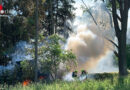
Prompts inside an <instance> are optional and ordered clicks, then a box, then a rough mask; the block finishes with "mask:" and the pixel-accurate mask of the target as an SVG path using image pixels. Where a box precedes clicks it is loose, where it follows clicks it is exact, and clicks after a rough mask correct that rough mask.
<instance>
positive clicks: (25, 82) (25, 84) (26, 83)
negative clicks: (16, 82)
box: [22, 80, 31, 86]
mask: <svg viewBox="0 0 130 90" xmlns="http://www.w3.org/2000/svg"><path fill="white" fill-rule="evenodd" d="M30 82H31V81H30V80H25V81H23V83H22V84H23V86H27V85H29V83H30Z"/></svg>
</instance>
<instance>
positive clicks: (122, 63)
mask: <svg viewBox="0 0 130 90" xmlns="http://www.w3.org/2000/svg"><path fill="white" fill-rule="evenodd" d="M118 44H119V49H118V51H119V55H118V59H119V75H120V76H126V75H127V64H126V34H125V33H124V34H121V36H120V37H119V38H118Z"/></svg>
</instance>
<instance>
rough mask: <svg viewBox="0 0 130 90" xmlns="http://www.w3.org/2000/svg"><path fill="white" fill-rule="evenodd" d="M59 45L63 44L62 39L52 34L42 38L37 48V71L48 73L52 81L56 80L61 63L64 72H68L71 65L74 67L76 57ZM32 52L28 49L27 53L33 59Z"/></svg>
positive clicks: (32, 50)
mask: <svg viewBox="0 0 130 90" xmlns="http://www.w3.org/2000/svg"><path fill="white" fill-rule="evenodd" d="M61 43H64V39H63V38H61V37H59V36H58V35H54V34H53V35H51V36H49V37H48V38H44V42H43V43H42V44H41V45H40V46H39V48H38V56H39V57H38V70H39V71H41V72H43V73H47V74H48V73H49V75H50V76H51V78H52V80H56V79H57V78H58V74H59V73H58V71H59V68H60V66H59V65H60V64H61V63H62V64H64V69H66V70H69V69H70V67H71V65H72V64H73V65H74V66H76V56H75V55H74V54H73V53H72V51H67V50H64V49H63V48H62V46H61ZM34 51H35V50H34V48H32V49H28V53H32V54H33V57H34ZM70 63H71V64H70Z"/></svg>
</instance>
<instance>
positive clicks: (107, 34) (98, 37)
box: [66, 2, 118, 72]
mask: <svg viewBox="0 0 130 90" xmlns="http://www.w3.org/2000/svg"><path fill="white" fill-rule="evenodd" d="M89 4H90V3H89ZM89 10H90V11H91V13H92V14H93V16H94V18H95V19H96V22H97V23H98V26H97V25H96V24H95V23H94V21H93V20H92V18H91V16H90V15H89V13H87V12H85V13H84V14H82V15H81V14H78V15H80V16H77V17H76V19H75V20H74V23H73V29H74V33H72V34H70V37H69V38H68V41H67V45H66V49H69V50H72V51H73V53H74V54H75V55H76V56H77V62H78V66H77V68H75V67H73V68H72V71H74V70H78V71H81V70H83V69H84V70H87V71H88V72H95V71H97V72H98V71H99V72H101V71H102V72H112V71H118V69H117V67H114V66H113V60H114V59H113V53H111V52H112V50H113V49H114V46H113V45H112V44H111V43H110V42H109V41H108V40H106V39H105V38H109V39H111V40H114V37H115V34H114V30H113V27H112V19H111V16H110V13H109V11H108V10H107V8H106V6H105V4H103V3H102V2H97V3H92V4H91V7H90V9H89ZM99 66H100V67H99Z"/></svg>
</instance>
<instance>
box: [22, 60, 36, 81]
mask: <svg viewBox="0 0 130 90" xmlns="http://www.w3.org/2000/svg"><path fill="white" fill-rule="evenodd" d="M20 65H21V67H20V68H21V69H22V80H28V79H30V80H33V78H34V65H33V63H32V62H30V61H27V60H24V61H22V62H21V63H20Z"/></svg>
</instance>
